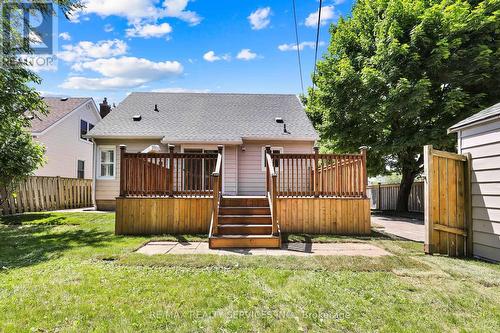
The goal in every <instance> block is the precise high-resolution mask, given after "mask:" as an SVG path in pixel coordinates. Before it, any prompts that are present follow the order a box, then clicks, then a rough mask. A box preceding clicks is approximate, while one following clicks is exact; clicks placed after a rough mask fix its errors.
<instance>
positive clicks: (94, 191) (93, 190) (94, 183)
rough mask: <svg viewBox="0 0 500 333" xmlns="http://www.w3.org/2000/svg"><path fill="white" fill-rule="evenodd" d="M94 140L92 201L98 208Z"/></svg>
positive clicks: (94, 145) (94, 147) (94, 146)
mask: <svg viewBox="0 0 500 333" xmlns="http://www.w3.org/2000/svg"><path fill="white" fill-rule="evenodd" d="M91 140H92V202H93V204H94V207H95V209H96V210H97V202H96V195H95V193H96V187H95V186H96V174H95V173H96V166H95V164H96V161H97V157H96V155H97V144H96V143H95V140H94V138H91Z"/></svg>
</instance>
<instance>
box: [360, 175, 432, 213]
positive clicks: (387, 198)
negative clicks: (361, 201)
mask: <svg viewBox="0 0 500 333" xmlns="http://www.w3.org/2000/svg"><path fill="white" fill-rule="evenodd" d="M367 192H368V197H369V198H370V208H371V209H376V210H396V204H397V201H398V193H399V184H380V183H378V184H376V185H369V186H368V187H367ZM408 210H409V211H410V212H421V213H423V212H424V182H415V183H413V185H412V187H411V192H410V197H409V198H408Z"/></svg>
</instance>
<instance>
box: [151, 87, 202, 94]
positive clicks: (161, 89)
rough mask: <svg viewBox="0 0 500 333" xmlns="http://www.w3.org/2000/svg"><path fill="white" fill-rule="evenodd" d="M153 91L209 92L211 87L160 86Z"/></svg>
mask: <svg viewBox="0 0 500 333" xmlns="http://www.w3.org/2000/svg"><path fill="white" fill-rule="evenodd" d="M151 91H152V92H171V93H207V92H210V89H189V88H177V87H174V88H159V89H153V90H151Z"/></svg>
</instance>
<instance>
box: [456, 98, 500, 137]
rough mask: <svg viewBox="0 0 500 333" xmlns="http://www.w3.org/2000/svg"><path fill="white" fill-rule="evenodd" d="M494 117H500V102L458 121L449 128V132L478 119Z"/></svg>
mask: <svg viewBox="0 0 500 333" xmlns="http://www.w3.org/2000/svg"><path fill="white" fill-rule="evenodd" d="M494 117H500V103H497V104H495V105H492V106H490V107H489V108H486V109H484V110H482V111H480V112H478V113H476V114H474V115H472V116H470V117H469V118H466V119H464V120H462V121H460V122H458V123H456V124H455V125H453V126H451V127H450V128H448V133H451V132H455V131H456V130H458V129H459V128H462V127H465V126H468V125H472V124H474V123H476V122H478V121H481V120H486V119H489V118H494Z"/></svg>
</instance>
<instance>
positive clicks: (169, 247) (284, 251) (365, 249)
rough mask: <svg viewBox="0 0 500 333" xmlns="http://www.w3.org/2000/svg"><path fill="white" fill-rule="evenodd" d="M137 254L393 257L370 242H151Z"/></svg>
mask: <svg viewBox="0 0 500 333" xmlns="http://www.w3.org/2000/svg"><path fill="white" fill-rule="evenodd" d="M137 252H138V253H142V254H146V255H155V254H216V255H238V256H248V255H256V256H262V255H269V256H300V257H308V256H365V257H380V256H386V255H391V254H390V253H389V252H387V251H386V250H384V249H382V248H380V247H378V246H375V245H372V244H368V243H284V244H283V245H282V247H281V249H238V248H235V249H213V250H212V249H209V248H208V243H206V242H182V243H178V242H161V241H154V242H149V243H147V244H146V245H144V246H143V247H141V248H140V249H139V250H137Z"/></svg>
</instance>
